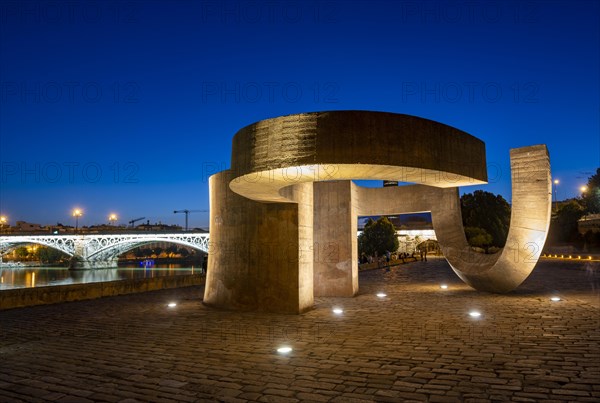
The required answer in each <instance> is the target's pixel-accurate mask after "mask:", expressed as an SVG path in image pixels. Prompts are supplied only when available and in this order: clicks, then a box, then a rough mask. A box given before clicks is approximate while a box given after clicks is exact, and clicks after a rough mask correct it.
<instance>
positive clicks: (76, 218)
mask: <svg viewBox="0 0 600 403" xmlns="http://www.w3.org/2000/svg"><path fill="white" fill-rule="evenodd" d="M82 215H83V211H81V210H80V209H78V208H76V209H75V210H73V217H75V232H77V229H78V228H79V217H81V216H82Z"/></svg>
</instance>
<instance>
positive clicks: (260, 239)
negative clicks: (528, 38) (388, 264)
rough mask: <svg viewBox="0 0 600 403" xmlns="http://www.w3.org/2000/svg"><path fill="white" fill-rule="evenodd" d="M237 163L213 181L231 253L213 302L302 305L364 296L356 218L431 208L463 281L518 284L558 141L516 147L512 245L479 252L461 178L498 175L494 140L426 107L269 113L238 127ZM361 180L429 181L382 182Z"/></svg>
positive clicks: (214, 269)
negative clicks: (489, 143)
mask: <svg viewBox="0 0 600 403" xmlns="http://www.w3.org/2000/svg"><path fill="white" fill-rule="evenodd" d="M231 166H232V168H231V170H228V171H224V172H221V173H219V174H216V175H213V176H212V177H211V178H210V182H209V187H210V194H211V199H210V203H211V208H210V211H211V243H213V242H214V243H216V244H218V245H220V248H219V249H220V250H219V251H218V252H217V253H212V254H209V262H208V277H207V281H206V287H205V303H207V304H208V305H212V306H217V307H222V308H229V309H259V310H267V311H275V312H293V313H298V312H303V311H305V310H307V309H310V307H311V306H312V303H313V300H314V299H313V298H314V296H315V295H316V296H353V295H356V293H357V292H358V270H357V264H358V257H357V247H356V244H357V240H356V233H357V228H356V226H357V222H356V218H357V217H358V216H359V215H363V216H364V215H381V214H386V215H387V214H398V213H409V212H424V211H430V212H431V214H432V220H433V225H434V228H435V231H436V235H437V238H438V242H439V244H440V246H441V248H442V251H443V252H444V255H445V256H446V258H447V260H448V261H449V263H450V265H451V266H452V268H453V269H454V271H455V272H456V273H457V274H458V276H459V277H460V278H461V279H462V280H463V281H465V282H466V283H468V284H469V285H471V286H472V287H474V288H476V289H479V290H485V291H493V292H506V291H509V290H511V289H514V288H515V287H517V286H518V285H519V284H520V283H521V282H522V281H523V280H524V279H525V278H526V277H527V276H528V275H529V273H530V272H531V270H532V269H533V267H534V266H535V263H536V262H537V260H538V258H539V254H540V252H541V248H542V246H543V243H544V241H545V238H546V233H547V230H548V226H549V221H550V203H551V193H550V186H551V184H550V169H549V157H548V152H547V149H546V147H545V146H543V145H540V146H531V147H523V148H518V149H513V150H511V169H512V181H513V200H512V201H513V212H512V217H511V228H510V231H509V238H508V241H507V246H506V247H505V248H504V249H503V250H502V251H501V252H499V253H497V254H495V255H484V254H478V253H475V252H473V251H472V250H471V248H470V247H469V246H468V244H467V243H466V239H465V235H464V230H463V227H462V220H461V216H460V201H459V197H458V186H464V185H475V184H482V183H485V182H486V180H487V174H486V164H485V146H484V144H483V142H481V141H480V140H478V139H476V138H475V137H473V136H471V135H469V134H467V133H464V132H462V131H460V130H457V129H455V128H453V127H450V126H446V125H443V124H441V123H437V122H433V121H430V120H427V119H422V118H417V117H414V116H408V115H398V114H391V113H380V112H366V111H336V112H315V113H306V114H299V115H290V116H283V117H280V118H274V119H267V120H264V121H260V122H257V123H255V124H252V125H250V126H247V127H245V128H243V129H242V130H240V131H239V132H238V133H237V134H236V135H235V137H234V139H233V147H232V165H231ZM349 179H386V180H398V181H402V182H414V183H417V184H416V185H411V186H402V187H388V188H377V189H374V188H363V187H360V186H356V185H355V184H353V183H352V182H351V181H350V180H349ZM265 202H266V203H265ZM265 256H268V258H265Z"/></svg>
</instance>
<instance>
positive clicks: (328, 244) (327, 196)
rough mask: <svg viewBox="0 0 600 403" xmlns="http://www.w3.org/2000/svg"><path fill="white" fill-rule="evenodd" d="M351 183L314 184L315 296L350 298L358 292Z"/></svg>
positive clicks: (355, 232) (356, 251) (355, 227)
mask: <svg viewBox="0 0 600 403" xmlns="http://www.w3.org/2000/svg"><path fill="white" fill-rule="evenodd" d="M352 195H353V192H352V182H351V181H335V182H333V181H332V182H315V184H314V206H315V207H314V242H315V243H314V266H313V267H314V269H313V270H314V293H315V296H319V297H352V296H354V295H356V293H357V292H358V246H357V235H356V234H357V220H358V215H357V213H356V209H355V207H354V203H353V197H352Z"/></svg>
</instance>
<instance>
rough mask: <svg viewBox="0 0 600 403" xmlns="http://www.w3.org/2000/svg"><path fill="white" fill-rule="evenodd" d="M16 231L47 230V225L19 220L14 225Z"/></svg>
mask: <svg viewBox="0 0 600 403" xmlns="http://www.w3.org/2000/svg"><path fill="white" fill-rule="evenodd" d="M13 231H14V232H37V231H46V227H42V226H41V225H40V224H33V223H29V222H25V221H17V222H16V223H15V226H14V227H13Z"/></svg>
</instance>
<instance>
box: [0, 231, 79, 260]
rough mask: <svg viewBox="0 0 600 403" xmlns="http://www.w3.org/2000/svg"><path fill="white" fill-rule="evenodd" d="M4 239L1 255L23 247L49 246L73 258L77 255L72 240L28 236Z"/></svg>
mask: <svg viewBox="0 0 600 403" xmlns="http://www.w3.org/2000/svg"><path fill="white" fill-rule="evenodd" d="M7 238H8V237H4V239H2V240H1V241H0V255H3V254H5V253H6V252H8V251H10V250H11V249H13V248H18V247H19V246H21V245H42V246H47V247H49V248H52V249H56V250H58V251H60V252H63V253H65V254H67V255H69V256H71V257H72V256H73V255H74V254H75V243H74V240H72V239H63V238H56V237H51V236H48V237H43V236H42V237H40V236H36V237H27V236H22V237H21V236H18V237H10V239H7Z"/></svg>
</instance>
